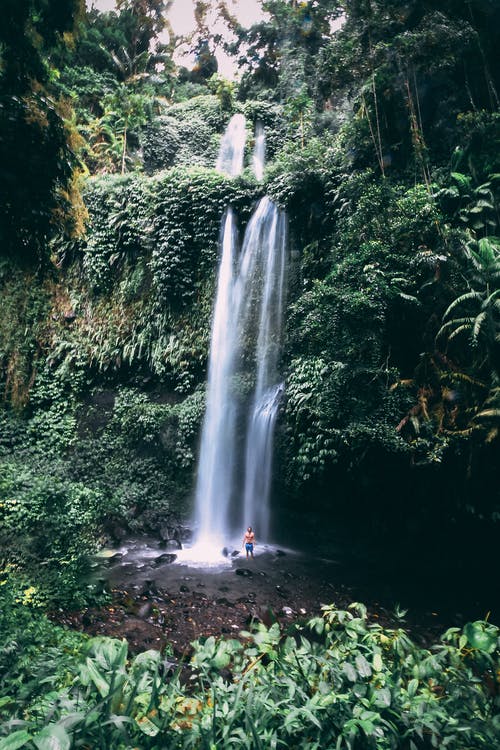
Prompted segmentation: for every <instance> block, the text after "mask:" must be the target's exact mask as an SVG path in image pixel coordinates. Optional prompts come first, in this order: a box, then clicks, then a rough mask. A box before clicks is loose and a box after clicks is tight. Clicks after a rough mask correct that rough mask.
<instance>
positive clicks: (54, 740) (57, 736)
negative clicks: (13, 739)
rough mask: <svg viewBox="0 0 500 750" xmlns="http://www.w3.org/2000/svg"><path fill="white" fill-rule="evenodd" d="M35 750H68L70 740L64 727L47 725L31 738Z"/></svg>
mask: <svg viewBox="0 0 500 750" xmlns="http://www.w3.org/2000/svg"><path fill="white" fill-rule="evenodd" d="M33 742H34V743H35V745H36V747H37V750H70V747H71V739H70V736H69V734H68V733H67V731H66V730H65V729H64V727H62V726H60V725H59V724H49V726H47V727H44V728H43V729H42V731H41V732H40V734H37V736H36V737H34V738H33Z"/></svg>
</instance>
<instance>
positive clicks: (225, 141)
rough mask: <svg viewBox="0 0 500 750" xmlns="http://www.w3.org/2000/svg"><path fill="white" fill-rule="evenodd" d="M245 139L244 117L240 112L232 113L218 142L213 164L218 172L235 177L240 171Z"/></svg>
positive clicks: (241, 169)
mask: <svg viewBox="0 0 500 750" xmlns="http://www.w3.org/2000/svg"><path fill="white" fill-rule="evenodd" d="M245 140H246V131H245V118H244V116H243V115H240V114H236V115H233V116H232V117H231V119H230V120H229V125H228V126H227V128H226V132H225V133H224V135H223V136H222V140H221V144H220V149H219V156H218V159H217V164H216V166H215V168H216V169H217V170H218V171H219V172H222V173H223V174H226V175H228V176H229V177H237V176H238V175H239V174H241V173H242V171H243V157H244V155H245Z"/></svg>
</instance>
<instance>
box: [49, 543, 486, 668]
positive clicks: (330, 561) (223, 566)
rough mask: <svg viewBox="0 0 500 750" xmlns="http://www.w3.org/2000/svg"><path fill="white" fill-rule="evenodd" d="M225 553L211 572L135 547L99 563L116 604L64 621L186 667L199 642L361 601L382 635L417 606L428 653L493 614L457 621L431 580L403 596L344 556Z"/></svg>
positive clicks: (157, 547)
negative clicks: (401, 610)
mask: <svg viewBox="0 0 500 750" xmlns="http://www.w3.org/2000/svg"><path fill="white" fill-rule="evenodd" d="M225 552H226V557H223V556H219V557H218V559H217V560H215V561H214V560H212V561H211V563H210V564H203V563H199V562H198V563H197V562H194V561H193V560H192V556H190V554H189V551H184V550H183V551H182V552H179V551H178V550H176V549H172V548H171V547H170V545H169V546H168V548H167V549H166V548H165V546H161V542H159V541H155V540H153V539H144V538H142V539H128V540H126V541H124V542H123V543H122V545H121V546H120V547H119V548H117V549H109V550H103V551H102V552H101V553H100V555H99V556H98V557H97V558H96V559H95V561H94V566H95V574H94V580H96V581H97V584H98V586H99V585H100V586H102V587H103V589H104V590H106V591H108V592H109V593H110V602H109V603H108V604H106V605H104V606H102V607H99V608H89V609H86V610H83V611H79V612H72V613H65V614H64V615H60V616H58V617H57V619H58V620H59V621H62V622H64V623H66V624H68V625H70V626H71V627H74V628H78V629H81V630H84V631H85V632H87V633H89V634H92V635H99V634H101V635H109V636H113V637H118V638H123V637H125V638H127V640H128V641H129V643H130V648H131V651H132V652H137V651H140V650H143V649H147V648H164V647H166V646H167V644H170V647H171V648H172V650H173V652H174V654H175V655H176V656H177V657H180V656H182V655H186V654H189V651H190V643H191V642H192V641H193V640H194V639H197V638H200V637H205V636H208V635H216V636H225V635H233V636H234V635H237V634H238V633H239V632H240V631H241V630H245V629H247V628H248V627H249V626H250V625H251V624H252V623H255V622H264V623H265V624H266V625H271V624H272V623H273V622H275V621H279V622H280V623H282V624H283V625H286V624H287V623H291V622H294V621H297V620H299V621H300V620H302V621H306V620H308V619H309V618H310V617H312V616H314V615H317V614H319V613H320V612H321V606H322V605H323V604H332V603H334V604H335V605H336V606H337V607H339V608H345V607H348V606H349V604H350V603H352V602H353V601H362V602H364V603H365V604H366V605H367V606H368V609H369V613H370V617H371V618H372V619H373V620H374V621H378V622H381V623H382V624H384V625H395V624H397V621H396V620H395V618H394V616H393V614H392V613H393V611H394V607H395V606H396V604H397V603H399V604H401V605H402V606H404V607H408V606H409V605H411V607H410V610H409V612H408V615H407V616H406V621H405V627H406V628H407V629H408V630H409V631H410V633H411V634H412V636H413V637H414V638H416V639H417V640H419V641H421V642H424V643H425V642H430V641H432V640H435V639H436V638H437V637H438V636H439V634H440V633H442V632H443V631H444V630H445V629H446V628H447V627H450V626H451V625H459V626H460V625H462V624H463V623H464V622H465V621H467V619H477V618H479V617H482V616H484V615H485V614H486V612H483V611H482V610H481V606H482V605H481V604H480V603H479V604H478V605H477V608H476V610H477V611H476V610H475V609H474V607H473V608H472V609H471V608H470V607H468V608H466V609H465V610H464V611H458V610H457V607H456V606H453V605H454V604H455V602H453V601H452V602H450V601H449V600H448V598H447V597H446V596H444V593H445V592H444V589H441V590H440V591H435V590H434V588H433V587H432V586H426V583H425V580H423V581H422V582H421V585H420V588H418V587H417V588H415V582H413V583H410V585H409V586H407V587H406V596H405V588H404V587H403V588H401V589H399V590H398V586H397V585H396V584H397V582H395V580H394V577H392V578H391V576H389V575H388V571H385V573H384V569H383V566H377V565H376V564H374V563H373V564H372V565H371V566H370V565H368V564H367V562H366V561H360V560H358V562H357V563H356V562H354V561H353V559H349V558H347V557H346V556H345V555H344V556H343V557H342V556H340V555H339V556H338V557H337V558H336V557H335V556H334V555H331V556H328V557H314V556H311V555H310V554H309V555H304V554H299V553H297V552H294V551H292V550H289V549H283V548H277V547H272V546H266V547H260V548H259V551H258V554H256V556H255V559H249V560H247V559H246V558H245V556H244V555H242V553H241V552H240V551H239V550H237V549H233V548H229V549H226V550H225ZM183 557H184V558H185V559H186V560H187V561H186V562H182V558H183ZM393 567H394V566H393ZM445 602H446V606H444V604H445ZM438 604H439V605H441V604H443V607H441V606H438ZM462 609H463V608H462Z"/></svg>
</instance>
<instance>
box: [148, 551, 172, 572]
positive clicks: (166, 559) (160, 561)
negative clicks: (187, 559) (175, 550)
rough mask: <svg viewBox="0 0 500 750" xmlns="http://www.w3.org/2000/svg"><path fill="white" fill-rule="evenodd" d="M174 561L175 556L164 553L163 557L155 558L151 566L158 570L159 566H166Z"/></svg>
mask: <svg viewBox="0 0 500 750" xmlns="http://www.w3.org/2000/svg"><path fill="white" fill-rule="evenodd" d="M175 560H177V555H174V554H172V553H171V552H165V553H164V554H163V555H160V556H159V557H156V558H155V559H154V560H153V563H152V564H153V565H154V567H155V568H158V567H159V566H160V565H167V564H170V563H173V562H174V561H175Z"/></svg>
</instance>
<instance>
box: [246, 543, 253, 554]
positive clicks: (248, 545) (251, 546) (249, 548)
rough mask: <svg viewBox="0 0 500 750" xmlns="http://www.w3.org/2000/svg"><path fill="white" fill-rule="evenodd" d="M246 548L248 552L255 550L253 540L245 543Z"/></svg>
mask: <svg viewBox="0 0 500 750" xmlns="http://www.w3.org/2000/svg"><path fill="white" fill-rule="evenodd" d="M245 549H246V551H247V552H253V544H252V543H251V542H247V543H246V544H245Z"/></svg>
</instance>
